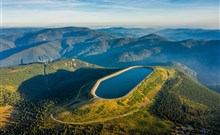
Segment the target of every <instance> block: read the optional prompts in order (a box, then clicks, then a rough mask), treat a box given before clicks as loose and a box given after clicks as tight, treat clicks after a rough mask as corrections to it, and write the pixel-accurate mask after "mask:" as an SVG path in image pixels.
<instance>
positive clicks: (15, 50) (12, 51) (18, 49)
mask: <svg viewBox="0 0 220 135" xmlns="http://www.w3.org/2000/svg"><path fill="white" fill-rule="evenodd" d="M47 42H48V41H42V42H38V43H33V44H30V45H24V46H19V47H15V48H12V49H9V50H5V51H3V52H0V55H1V56H2V57H0V60H3V59H5V58H7V57H9V56H11V55H13V54H16V53H19V52H21V51H23V50H26V49H29V48H32V47H35V46H38V45H42V44H45V43H47Z"/></svg>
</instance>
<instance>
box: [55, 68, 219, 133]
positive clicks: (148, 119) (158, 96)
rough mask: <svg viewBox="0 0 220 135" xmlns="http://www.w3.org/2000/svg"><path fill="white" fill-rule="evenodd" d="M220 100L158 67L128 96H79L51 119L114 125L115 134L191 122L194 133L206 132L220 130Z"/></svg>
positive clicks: (178, 74) (152, 130)
mask: <svg viewBox="0 0 220 135" xmlns="http://www.w3.org/2000/svg"><path fill="white" fill-rule="evenodd" d="M219 99H220V95H219V94H217V93H215V92H213V91H211V90H209V89H207V88H206V87H204V86H202V85H201V84H199V83H197V82H195V81H193V80H192V79H190V78H189V77H187V76H186V75H184V74H183V73H182V72H179V71H175V70H174V69H171V68H163V67H155V70H154V72H153V73H152V74H151V75H150V76H149V77H148V78H147V79H146V80H145V81H144V82H143V83H141V84H140V85H139V86H138V87H137V88H136V89H135V90H134V91H132V92H131V93H130V94H129V95H128V96H125V97H123V98H120V99H115V100H104V99H100V98H90V99H87V100H85V99H83V100H81V99H78V102H79V101H81V103H79V104H77V103H76V104H74V105H73V104H69V105H67V106H64V107H63V108H62V109H57V110H55V112H53V113H52V116H53V117H52V118H53V119H54V120H55V121H57V122H59V123H65V124H93V123H105V125H106V126H107V127H108V126H112V125H114V126H113V127H114V128H116V129H117V132H116V131H114V130H113V131H111V132H114V133H115V132H116V133H126V132H129V133H130V132H133V133H137V132H138V133H164V132H174V130H175V128H173V127H172V126H174V127H176V128H177V127H178V125H183V126H185V125H191V126H192V127H193V130H192V132H194V133H203V131H202V129H205V130H208V131H211V132H218V125H219V114H218V110H219V107H220V106H219ZM140 123H144V124H140ZM155 126H157V128H155ZM114 128H113V129H114ZM171 129H172V130H171ZM105 130H108V129H105ZM108 132H109V131H108ZM183 132H185V131H183Z"/></svg>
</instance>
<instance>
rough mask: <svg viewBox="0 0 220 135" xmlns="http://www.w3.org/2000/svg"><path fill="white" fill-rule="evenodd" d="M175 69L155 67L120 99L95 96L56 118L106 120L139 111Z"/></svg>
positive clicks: (78, 120) (62, 119)
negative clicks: (143, 79)
mask: <svg viewBox="0 0 220 135" xmlns="http://www.w3.org/2000/svg"><path fill="white" fill-rule="evenodd" d="M173 73H174V70H173V69H165V68H155V71H154V72H153V73H152V74H151V75H149V77H148V79H146V80H145V81H143V82H142V83H141V84H140V85H139V86H138V87H136V88H135V90H133V91H131V93H130V94H129V95H127V96H125V97H122V98H119V99H115V100H114V99H112V100H105V99H100V98H97V97H94V98H92V99H90V100H89V101H87V103H86V104H85V105H83V106H81V107H79V108H77V109H75V108H74V107H75V106H73V108H72V106H68V107H67V108H66V109H67V110H68V111H64V112H63V111H61V112H59V111H58V112H56V113H55V118H56V119H58V120H61V121H64V122H67V123H71V122H72V123H82V124H83V123H93V122H104V121H107V120H111V119H115V118H118V117H122V116H127V115H128V114H132V113H134V112H137V111H138V110H139V109H140V108H141V107H144V106H146V105H148V104H149V103H150V102H152V100H153V98H154V96H155V95H156V94H157V92H158V91H159V90H160V89H161V88H162V86H163V84H164V83H165V81H166V80H167V79H168V78H169V77H171V76H173Z"/></svg>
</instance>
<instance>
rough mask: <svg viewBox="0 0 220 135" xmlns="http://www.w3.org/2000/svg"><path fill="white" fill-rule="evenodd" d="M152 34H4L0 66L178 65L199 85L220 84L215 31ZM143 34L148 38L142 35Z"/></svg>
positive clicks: (79, 30) (71, 29)
mask: <svg viewBox="0 0 220 135" xmlns="http://www.w3.org/2000/svg"><path fill="white" fill-rule="evenodd" d="M153 31H154V30H153V29H139V28H137V29H136V28H135V29H126V28H110V29H99V30H91V29H89V28H83V27H65V28H50V29H42V30H41V29H40V30H34V31H32V30H30V31H29V32H28V31H25V32H17V33H15V34H10V32H9V34H5V35H3V37H2V39H1V46H2V48H3V49H2V52H0V55H1V58H0V63H1V65H0V67H8V66H14V65H19V64H27V63H33V62H45V61H53V60H57V59H62V58H78V59H81V60H84V61H87V62H90V63H93V64H98V65H101V66H107V67H125V66H131V65H137V64H138V65H152V64H153V63H162V62H171V61H177V62H179V63H182V64H184V65H186V66H188V67H189V68H191V69H193V70H195V71H196V72H197V77H198V80H199V81H200V82H202V83H203V84H206V85H208V84H209V85H210V84H215V85H216V84H220V79H219V74H220V71H219V67H220V59H219V54H220V40H216V39H219V30H200V29H194V30H191V29H172V30H171V29H166V30H161V31H157V32H155V33H157V34H149V33H152V32H153ZM127 33H128V34H127ZM132 33H133V34H132ZM144 33H147V34H149V35H145V36H142V35H144ZM160 33H162V34H160ZM129 34H130V35H129ZM160 35H166V36H164V37H163V36H160ZM140 36H141V37H140ZM167 37H168V38H169V37H173V40H170V39H171V38H169V39H168V38H167ZM188 38H189V39H188ZM200 38H201V39H202V40H197V39H200ZM211 38H213V40H208V39H211ZM174 39H178V40H179V39H187V40H181V41H174Z"/></svg>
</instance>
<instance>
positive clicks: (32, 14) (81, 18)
mask: <svg viewBox="0 0 220 135" xmlns="http://www.w3.org/2000/svg"><path fill="white" fill-rule="evenodd" d="M1 6H2V20H3V26H65V25H81V26H82V25H85V26H92V25H93V26H114V25H115V26H145V27H158V26H159V27H203V28H219V0H209V1H207V0H121V1H119V0H1Z"/></svg>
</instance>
